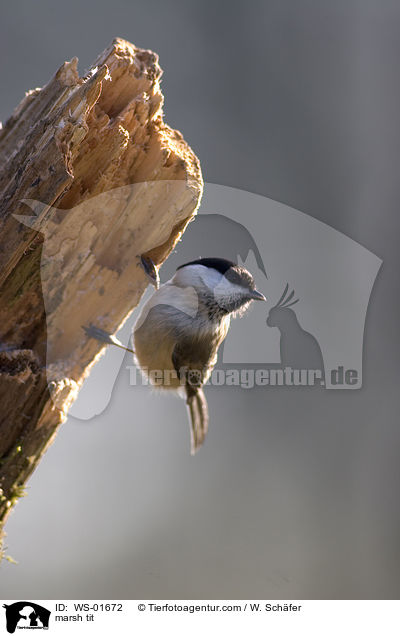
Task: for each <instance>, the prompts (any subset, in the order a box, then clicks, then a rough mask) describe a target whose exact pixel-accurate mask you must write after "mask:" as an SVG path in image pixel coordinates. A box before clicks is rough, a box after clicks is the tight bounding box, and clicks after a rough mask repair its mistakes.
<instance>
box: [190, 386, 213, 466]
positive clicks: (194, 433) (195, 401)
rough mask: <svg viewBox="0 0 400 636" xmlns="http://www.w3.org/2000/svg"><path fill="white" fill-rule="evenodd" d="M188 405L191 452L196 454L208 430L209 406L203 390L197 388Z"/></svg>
mask: <svg viewBox="0 0 400 636" xmlns="http://www.w3.org/2000/svg"><path fill="white" fill-rule="evenodd" d="M187 405H188V410H189V416H190V433H191V435H190V437H191V450H190V452H191V454H192V455H194V454H195V453H196V452H197V451H198V449H199V448H200V446H202V444H203V443H204V440H205V437H206V435H207V431H208V407H207V400H206V397H205V395H204V392H203V390H202V389H197V390H196V391H194V392H193V393H192V394H191V395H189V396H188V399H187Z"/></svg>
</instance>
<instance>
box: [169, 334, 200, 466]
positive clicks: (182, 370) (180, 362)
mask: <svg viewBox="0 0 400 636" xmlns="http://www.w3.org/2000/svg"><path fill="white" fill-rule="evenodd" d="M198 353H199V352H198V349H197V348H193V347H192V348H191V347H190V345H187V344H183V343H178V344H176V345H175V348H174V350H173V352H172V363H173V365H174V368H175V370H176V372H177V373H178V376H179V378H180V379H181V380H182V381H183V383H184V387H185V392H186V404H187V407H188V412H189V418H190V437H191V454H192V455H194V454H195V453H196V451H197V450H198V449H199V448H200V446H202V444H203V443H204V440H205V437H206V435H207V431H208V407H207V400H206V397H205V395H204V392H203V389H202V384H203V378H204V374H205V373H206V371H207V369H208V366H207V365H206V364H204V360H203V361H202V360H201V359H199V355H198ZM196 358H197V360H196Z"/></svg>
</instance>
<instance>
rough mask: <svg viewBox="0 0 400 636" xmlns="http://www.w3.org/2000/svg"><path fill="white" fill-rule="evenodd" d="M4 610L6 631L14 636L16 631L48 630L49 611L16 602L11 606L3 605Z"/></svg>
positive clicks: (30, 603) (35, 604) (30, 602)
mask: <svg viewBox="0 0 400 636" xmlns="http://www.w3.org/2000/svg"><path fill="white" fill-rule="evenodd" d="M3 607H4V608H5V610H6V621H7V631H8V633H9V634H14V632H15V630H16V629H48V628H49V619H50V614H51V612H50V610H48V609H46V608H45V607H42V606H41V605H38V604H37V603H32V601H18V602H17V603H12V604H11V605H7V604H4V605H3Z"/></svg>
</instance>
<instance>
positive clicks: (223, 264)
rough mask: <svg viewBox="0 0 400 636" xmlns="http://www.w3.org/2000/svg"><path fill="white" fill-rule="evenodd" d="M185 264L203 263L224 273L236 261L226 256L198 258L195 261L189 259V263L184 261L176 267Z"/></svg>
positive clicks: (235, 265)
mask: <svg viewBox="0 0 400 636" xmlns="http://www.w3.org/2000/svg"><path fill="white" fill-rule="evenodd" d="M187 265H203V266H204V267H212V269H216V270H217V272H220V274H226V272H227V271H228V269H231V267H237V263H234V262H233V261H228V260H227V259H226V258H208V257H206V258H198V259H197V260H196V261H190V263H184V264H183V265H179V267H177V271H178V269H181V268H182V267H186V266H187Z"/></svg>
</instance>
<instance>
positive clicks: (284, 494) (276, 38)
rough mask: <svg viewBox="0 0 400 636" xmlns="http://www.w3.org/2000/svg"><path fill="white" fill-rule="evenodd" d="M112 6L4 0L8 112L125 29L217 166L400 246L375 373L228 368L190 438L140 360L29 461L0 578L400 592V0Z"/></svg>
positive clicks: (149, 589) (368, 344)
mask: <svg viewBox="0 0 400 636" xmlns="http://www.w3.org/2000/svg"><path fill="white" fill-rule="evenodd" d="M110 7H111V4H110V3H109V2H105V1H104V0H97V1H96V2H94V1H93V0H90V1H86V2H84V3H82V2H78V1H77V0H70V1H69V2H68V3H64V2H54V0H51V1H50V0H47V1H46V0H38V1H37V2H34V3H33V2H31V1H30V0H19V2H17V3H8V4H7V5H3V8H2V16H1V24H0V34H1V37H0V78H1V86H2V90H1V100H0V119H1V120H3V121H4V120H5V119H6V118H7V116H8V115H10V113H11V111H12V109H13V108H14V106H15V105H16V104H17V103H18V101H19V100H20V99H21V98H22V96H23V94H24V91H25V90H27V89H29V88H33V87H35V86H40V85H43V84H44V83H45V82H47V81H48V79H49V78H50V76H51V75H52V74H53V73H54V72H55V70H56V69H57V68H58V66H60V65H61V64H62V63H63V62H64V60H66V59H70V58H71V57H73V56H74V55H77V56H78V57H79V59H80V70H81V72H82V71H83V70H84V69H85V68H87V67H88V66H89V65H90V63H91V62H92V61H93V60H94V59H95V58H96V56H97V54H98V53H99V52H100V51H101V50H103V49H104V48H105V46H106V45H107V44H108V43H109V41H110V40H111V39H112V37H114V36H116V35H118V36H121V37H125V38H127V39H128V40H131V41H132V42H134V43H135V44H137V45H139V46H141V47H144V48H151V49H153V50H155V51H156V52H158V53H159V55H160V62H161V66H162V68H163V69H164V80H163V92H164V95H165V117H166V121H167V123H168V124H169V125H170V126H173V127H176V128H178V129H179V130H180V131H181V132H182V133H183V134H184V136H185V138H186V139H187V141H188V142H189V143H190V144H191V145H192V147H193V149H194V150H195V152H196V153H197V155H198V156H199V158H200V160H201V164H202V168H203V174H204V179H205V180H206V181H208V182H212V183H218V184H223V185H227V186H233V187H236V188H241V189H243V190H248V191H251V192H255V193H259V194H262V195H265V196H267V197H269V198H271V199H276V200H278V201H282V202H284V203H286V204H288V205H291V206H293V207H294V208H297V209H299V210H301V211H303V212H306V213H308V214H310V215H312V216H314V217H316V218H318V219H320V220H321V221H324V222H326V223H328V224H330V225H332V226H333V227H335V228H336V229H338V230H339V231H341V232H343V233H345V234H347V235H348V236H350V237H351V238H353V239H354V240H356V241H358V242H359V243H361V244H362V245H364V246H365V247H367V248H368V249H369V250H371V251H372V252H373V253H375V254H376V255H377V256H379V257H380V258H382V259H383V261H384V264H383V268H382V269H381V271H380V273H379V275H378V279H377V282H376V285H375V288H374V291H373V293H372V297H371V303H370V307H369V312H368V316H367V324H366V334H365V358H364V385H363V388H362V389H361V390H358V391H332V392H330V391H322V390H321V391H315V390H307V389H304V388H299V389H293V388H290V389H275V390H273V389H270V390H267V389H265V388H259V389H252V390H248V391H246V390H245V389H242V390H238V389H236V388H229V387H226V388H222V389H218V388H210V389H209V390H208V399H209V406H210V412H211V414H212V423H211V431H210V434H209V438H208V440H207V444H206V446H205V447H204V448H203V449H202V450H201V452H200V453H199V454H198V455H197V456H196V457H195V458H192V457H190V456H189V453H188V430H187V424H186V413H185V409H184V406H183V404H182V403H181V402H180V401H179V400H177V399H173V398H168V397H165V396H157V395H155V394H154V393H151V392H150V391H149V390H148V389H146V387H140V388H139V387H136V388H135V387H129V385H128V375H127V371H126V369H125V365H123V366H122V368H121V371H120V373H119V376H118V381H117V383H116V385H115V387H114V391H113V395H112V400H111V402H110V404H109V406H108V408H107V409H106V411H105V412H104V413H102V414H101V415H100V416H98V417H97V418H95V419H92V420H90V421H88V422H81V421H76V420H73V419H72V418H70V420H69V421H67V422H66V423H65V424H64V425H63V427H62V429H61V431H60V433H59V435H58V437H57V439H56V442H55V444H54V445H53V446H52V447H51V449H50V450H49V451H48V453H47V455H46V456H45V458H44V459H43V461H42V462H41V465H40V467H39V468H38V470H37V471H36V473H35V474H34V476H33V477H32V478H31V480H30V482H29V488H28V496H27V497H26V498H25V499H23V500H21V501H20V503H19V504H18V506H17V508H16V509H15V511H14V512H13V514H12V516H11V518H10V520H9V522H8V525H7V533H8V536H7V539H6V544H7V546H8V548H7V552H8V553H9V554H10V555H12V556H13V557H14V558H15V559H16V560H17V561H18V562H19V564H18V565H12V564H9V563H7V562H4V561H3V563H2V565H1V575H0V596H1V597H2V598H23V597H25V598H53V599H65V598H92V599H93V598H115V599H124V598H304V599H306V598H349V599H357V598H398V595H399V583H400V570H399V556H400V554H399V553H400V546H399V536H400V510H399V503H398V501H399V498H398V487H399V477H400V462H399V457H398V455H399V451H398V448H399V442H400V426H399V416H398V408H399V390H398V381H399V373H398V360H399V338H398V332H397V330H398V325H399V300H398V298H397V294H398V289H399V285H398V272H399V268H400V255H399V249H398V240H399V226H400V220H399V213H398V207H399V188H400V180H399V176H398V170H399V164H400V126H399V113H400V75H399V59H400V3H399V2H398V1H396V2H392V1H391V0H383V1H382V0H373V1H372V0H359V1H354V0H337V1H336V2H329V1H328V0H322V1H321V0H296V1H295V0H290V1H289V0H274V1H272V0H263V1H262V2H261V1H257V0H252V2H244V1H242V2H237V1H234V0H231V1H229V2H228V1H225V0H220V1H219V2H218V3H215V2H211V1H210V0H207V1H206V0H203V2H195V1H194V0H179V1H178V0H167V1H161V0H159V1H155V0H146V2H144V1H142V2H137V1H135V0H114V2H113V3H112V10H110ZM244 215H245V211H244ZM244 220H245V219H244ZM126 364H131V362H130V360H129V358H128V357H127V358H126ZM102 390H103V389H102V386H101V385H99V392H101V391H102Z"/></svg>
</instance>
